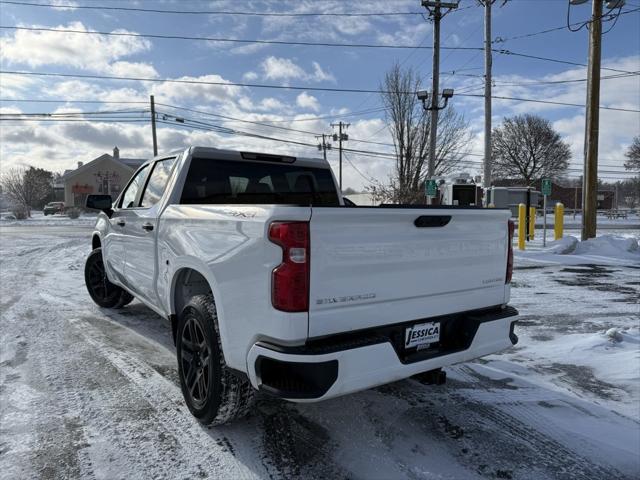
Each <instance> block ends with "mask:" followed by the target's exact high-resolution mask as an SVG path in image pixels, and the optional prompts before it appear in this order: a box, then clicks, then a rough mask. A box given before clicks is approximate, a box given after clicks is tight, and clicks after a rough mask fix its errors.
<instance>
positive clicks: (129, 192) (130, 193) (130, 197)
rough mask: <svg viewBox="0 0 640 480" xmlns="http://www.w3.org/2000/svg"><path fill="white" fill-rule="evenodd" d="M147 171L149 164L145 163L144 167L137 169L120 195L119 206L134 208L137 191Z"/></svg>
mask: <svg viewBox="0 0 640 480" xmlns="http://www.w3.org/2000/svg"><path fill="white" fill-rule="evenodd" d="M148 171H149V165H145V166H144V168H142V169H141V170H138V173H136V174H135V176H134V177H133V180H132V181H131V183H130V184H129V185H128V186H127V189H126V190H125V191H124V194H123V195H122V200H121V201H120V208H134V207H137V206H138V205H136V198H137V197H138V191H139V190H140V188H141V187H142V184H143V182H144V179H145V177H146V175H147V172H148Z"/></svg>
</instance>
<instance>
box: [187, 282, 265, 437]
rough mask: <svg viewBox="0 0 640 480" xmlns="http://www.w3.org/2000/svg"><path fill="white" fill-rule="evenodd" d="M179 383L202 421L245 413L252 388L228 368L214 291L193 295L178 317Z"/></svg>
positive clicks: (228, 418) (217, 420)
mask: <svg viewBox="0 0 640 480" xmlns="http://www.w3.org/2000/svg"><path fill="white" fill-rule="evenodd" d="M176 347H177V354H178V374H179V376H180V387H181V388H182V394H183V395H184V399H185V402H186V403H187V407H189V411H190V412H191V413H192V414H193V416H194V417H196V418H197V419H198V420H200V422H202V423H204V424H205V425H222V424H225V423H228V422H231V421H232V420H235V419H238V418H241V417H243V416H245V415H246V414H247V413H248V412H249V410H250V409H251V407H252V405H253V400H254V397H255V390H254V389H253V387H252V386H251V383H249V380H248V379H246V378H241V377H239V376H238V375H234V374H233V373H231V372H230V371H229V369H228V368H227V366H226V364H225V361H224V355H223V353H222V345H221V344H220V334H219V330H218V314H217V311H216V305H215V302H214V301H213V295H211V294H209V295H195V296H194V297H192V298H191V299H190V300H189V303H188V304H187V305H186V306H185V307H184V309H183V310H182V312H181V314H180V316H179V318H178V330H177V333H176Z"/></svg>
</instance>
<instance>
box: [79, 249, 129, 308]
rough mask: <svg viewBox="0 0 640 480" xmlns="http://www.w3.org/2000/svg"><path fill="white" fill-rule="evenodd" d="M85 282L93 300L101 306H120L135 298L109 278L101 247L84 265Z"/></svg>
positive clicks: (94, 251)
mask: <svg viewBox="0 0 640 480" xmlns="http://www.w3.org/2000/svg"><path fill="white" fill-rule="evenodd" d="M84 282H85V284H86V286H87V291H88V292H89V295H90V296H91V298H92V299H93V301H94V302H96V303H97V304H98V305H99V306H101V307H104V308H120V307H123V306H124V305H126V304H127V303H129V302H131V300H133V296H131V294H129V293H128V292H126V291H124V290H123V289H122V288H120V287H119V286H117V285H114V284H113V283H111V282H110V281H109V278H107V272H106V270H105V267H104V261H103V260H102V249H101V248H96V249H95V250H93V251H92V252H91V253H90V254H89V256H88V257H87V263H86V264H85V266H84Z"/></svg>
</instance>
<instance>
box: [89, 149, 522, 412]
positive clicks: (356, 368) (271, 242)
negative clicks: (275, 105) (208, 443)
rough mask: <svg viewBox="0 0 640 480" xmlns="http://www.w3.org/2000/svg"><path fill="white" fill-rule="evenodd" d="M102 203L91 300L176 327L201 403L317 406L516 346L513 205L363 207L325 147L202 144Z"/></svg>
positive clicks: (224, 408)
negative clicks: (263, 396) (139, 309)
mask: <svg viewBox="0 0 640 480" xmlns="http://www.w3.org/2000/svg"><path fill="white" fill-rule="evenodd" d="M87 207H89V208H94V209H98V210H101V211H102V212H101V213H100V214H99V216H98V220H97V223H96V226H95V229H94V232H93V237H92V252H91V254H90V255H89V257H88V258H87V262H86V266H85V281H86V285H87V289H88V291H89V294H90V296H91V297H92V299H93V300H94V301H95V302H96V303H97V304H98V305H99V306H101V307H105V308H119V307H123V306H124V305H126V304H127V303H129V302H131V301H132V300H133V298H134V297H135V298H137V299H138V300H140V301H141V302H142V303H144V304H146V305H147V306H148V307H149V308H151V309H152V310H154V311H156V312H157V313H158V314H160V315H161V316H163V317H165V318H167V319H168V320H169V321H170V323H171V328H172V333H173V338H174V342H175V344H176V350H177V361H178V373H179V377H180V383H181V388H182V392H183V394H184V398H185V401H186V404H187V406H188V407H189V409H190V411H191V413H192V414H193V415H194V416H195V417H197V418H198V419H199V420H200V421H202V422H203V423H206V424H222V423H225V422H229V421H231V420H233V419H235V418H238V417H240V416H242V415H244V414H245V413H247V412H248V411H249V409H250V408H251V404H252V400H253V398H254V397H255V393H256V391H262V392H266V393H268V394H271V395H275V396H278V397H280V398H282V399H285V400H289V401H294V402H314V401H319V400H324V399H328V398H332V397H336V396H339V395H344V394H348V393H351V392H356V391H359V390H363V389H368V388H371V387H374V386H377V385H381V384H385V383H388V382H393V381H395V380H399V379H403V378H407V377H410V376H413V375H416V374H423V373H425V372H438V373H440V374H443V373H444V372H442V371H441V368H442V367H444V366H448V365H452V364H455V363H459V362H465V361H468V360H471V359H474V358H477V357H481V356H483V355H487V354H490V353H494V352H497V351H500V350H503V349H506V348H508V347H510V346H512V345H514V344H515V343H516V342H517V336H516V335H515V334H514V321H515V318H516V317H515V316H516V315H517V313H518V312H517V311H516V310H515V309H514V308H512V307H510V306H508V305H507V303H508V301H509V293H510V286H509V283H510V281H511V271H512V264H513V252H512V248H511V243H512V235H513V225H512V223H511V222H510V220H509V217H510V213H509V211H508V210H501V209H484V208H479V207H440V206H414V205H410V206H402V205H385V206H380V207H354V206H353V204H351V205H349V204H348V202H345V201H344V200H343V198H342V195H341V193H340V192H339V191H338V188H337V187H336V182H335V178H334V176H333V174H332V171H331V168H330V166H329V164H328V163H327V162H326V161H324V160H320V159H308V158H299V157H298V158H296V157H293V156H285V155H273V154H263V153H252V152H239V151H229V150H220V149H215V148H204V147H191V148H188V149H186V150H184V151H181V152H177V153H174V154H171V155H166V156H159V157H156V158H154V159H153V160H150V161H148V162H146V163H145V164H143V165H142V166H141V167H140V169H139V170H138V171H137V172H136V173H135V174H134V175H133V177H132V178H131V180H130V181H129V183H128V184H127V186H126V188H124V190H123V191H122V192H121V194H120V195H119V197H118V198H117V199H116V200H115V201H112V198H111V197H110V196H108V195H90V196H89V197H88V198H87Z"/></svg>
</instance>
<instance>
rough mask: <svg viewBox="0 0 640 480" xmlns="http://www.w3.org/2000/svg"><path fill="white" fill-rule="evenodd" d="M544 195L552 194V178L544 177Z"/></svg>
mask: <svg viewBox="0 0 640 480" xmlns="http://www.w3.org/2000/svg"><path fill="white" fill-rule="evenodd" d="M542 195H551V179H549V178H543V179H542Z"/></svg>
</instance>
